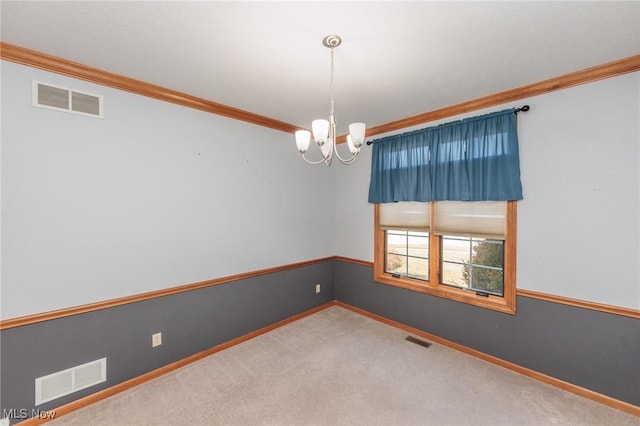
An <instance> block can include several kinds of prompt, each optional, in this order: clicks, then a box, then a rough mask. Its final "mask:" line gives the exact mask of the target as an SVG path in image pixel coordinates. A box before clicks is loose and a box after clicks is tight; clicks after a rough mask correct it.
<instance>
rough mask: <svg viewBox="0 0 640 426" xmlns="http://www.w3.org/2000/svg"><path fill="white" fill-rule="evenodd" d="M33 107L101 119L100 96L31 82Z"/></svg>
mask: <svg viewBox="0 0 640 426" xmlns="http://www.w3.org/2000/svg"><path fill="white" fill-rule="evenodd" d="M33 106H37V107H42V108H48V109H55V110H58V111H65V112H71V113H74V114H81V115H87V116H89V117H96V118H102V117H103V108H102V96H99V95H92V94H90V93H85V92H78V91H76V90H72V89H67V88H65V87H60V86H55V85H52V84H48V83H41V82H38V81H34V82H33Z"/></svg>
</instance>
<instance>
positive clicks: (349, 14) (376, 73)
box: [0, 1, 640, 133]
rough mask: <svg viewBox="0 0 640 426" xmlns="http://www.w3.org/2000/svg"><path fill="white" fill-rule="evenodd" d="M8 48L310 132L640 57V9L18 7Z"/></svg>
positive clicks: (11, 17)
mask: <svg viewBox="0 0 640 426" xmlns="http://www.w3.org/2000/svg"><path fill="white" fill-rule="evenodd" d="M0 11H1V15H2V17H1V19H2V20H1V25H2V27H1V38H2V40H3V41H5V42H8V43H12V44H16V45H19V46H22V47H26V48H29V49H33V50H37V51H40V52H43V53H48V54H51V55H55V56H59V57H62V58H65V59H69V60H72V61H75V62H79V63H82V64H85V65H89V66H93V67H96V68H100V69H103V70H107V71H110V72H114V73H117V74H121V75H124V76H127V77H131V78H135V79H139V80H142V81H145V82H149V83H153V84H156V85H160V86H163V87H167V88H170V89H173V90H177V91H181V92H184V93H188V94H191V95H195V96H198V97H202V98H205V99H208V100H211V101H214V102H218V103H222V104H226V105H229V106H232V107H235V108H240V109H243V110H246V111H250V112H253V113H257V114H261V115H265V116H268V117H271V118H274V119H277V120H281V121H284V122H287V123H291V124H294V125H298V126H302V127H309V126H310V122H311V120H312V119H314V118H321V117H325V116H326V115H327V114H328V104H329V50H328V49H327V48H325V47H323V46H322V44H321V41H322V38H323V37H324V36H325V35H327V34H338V35H340V36H341V37H342V39H343V43H342V45H341V46H340V47H338V48H337V49H336V51H335V53H336V55H335V56H336V58H335V92H336V95H335V99H336V116H337V120H338V132H339V133H345V132H346V126H347V125H348V123H350V122H352V121H365V122H366V123H367V125H368V126H370V127H372V126H375V125H380V124H384V123H387V122H390V121H394V120H398V119H401V118H404V117H407V116H411V115H415V114H419V113H423V112H427V111H431V110H434V109H437V108H440V107H444V106H448V105H452V104H455V103H458V102H462V101H465V100H469V99H473V98H477V97H481V96H485V95H489V94H492V93H496V92H500V91H503V90H507V89H512V88H515V87H518V86H522V85H525V84H529V83H534V82H537V81H541V80H544V79H548V78H551V77H557V76H560V75H562V74H566V73H569V72H574V71H578V70H582V69H584V68H588V67H591V66H595V65H600V64H603V63H606V62H610V61H613V60H617V59H621V58H625V57H629V56H633V55H637V54H640V2H638V1H631V2H610V1H606V2H539V1H533V2H515V1H514V2H287V3H283V2H186V1H184V2H166V1H162V2H161V1H145V2H65V1H51V2H26V1H20V2H11V1H2V3H1V9H0Z"/></svg>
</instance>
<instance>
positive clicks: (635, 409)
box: [335, 301, 640, 417]
mask: <svg viewBox="0 0 640 426" xmlns="http://www.w3.org/2000/svg"><path fill="white" fill-rule="evenodd" d="M335 305H336V306H340V307H341V308H344V309H348V310H350V311H352V312H355V313H357V314H360V315H363V316H366V317H368V318H371V319H374V320H376V321H380V322H382V323H384V324H387V325H390V326H392V327H396V328H399V329H401V330H403V331H406V332H407V333H411V334H415V335H416V336H420V337H422V338H424V339H427V340H430V341H432V342H435V343H438V344H441V345H443V346H447V347H449V348H451V349H455V350H457V351H460V352H463V353H465V354H467V355H471V356H473V357H476V358H479V359H482V360H484V361H488V362H490V363H492V364H495V365H499V366H500V367H504V368H507V369H509V370H511V371H515V372H516V373H520V374H522V375H525V376H527V377H531V378H532V379H535V380H538V381H541V382H543V383H547V384H550V385H552V386H555V387H558V388H560V389H563V390H566V391H568V392H571V393H574V394H576V395H580V396H583V397H585V398H588V399H591V400H593V401H596V402H599V403H601V404H604V405H607V406H609V407H612V408H615V409H617V410H620V411H624V412H626V413H629V414H632V415H634V416H638V417H640V407H639V406H637V405H633V404H629V403H628V402H624V401H620V400H618V399H615V398H611V397H609V396H606V395H602V394H600V393H598V392H594V391H592V390H589V389H586V388H583V387H581V386H578V385H574V384H572V383H568V382H565V381H564V380H560V379H557V378H555V377H551V376H548V375H546V374H543V373H540V372H538V371H535V370H531V369H529V368H526V367H522V366H520V365H518V364H514V363H512V362H509V361H505V360H503V359H500V358H497V357H495V356H493V355H488V354H485V353H484V352H480V351H477V350H475V349H471V348H469V347H467V346H463V345H460V344H458V343H455V342H452V341H449V340H447V339H443V338H441V337H438V336H436V335H433V334H430V333H427V332H424V331H422V330H418V329H417V328H413V327H410V326H408V325H405V324H402V323H400V322H397V321H393V320H390V319H388V318H385V317H383V316H380V315H377V314H373V313H371V312H369V311H365V310H364V309H360V308H356V307H355V306H351V305H349V304H346V303H343V302H339V301H336V302H335Z"/></svg>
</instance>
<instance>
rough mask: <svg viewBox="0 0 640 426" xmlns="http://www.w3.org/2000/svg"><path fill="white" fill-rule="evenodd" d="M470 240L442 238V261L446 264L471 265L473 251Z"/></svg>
mask: <svg viewBox="0 0 640 426" xmlns="http://www.w3.org/2000/svg"><path fill="white" fill-rule="evenodd" d="M470 242H471V240H470V239H469V238H448V237H447V238H442V260H443V261H445V262H459V263H469V258H470V257H471V250H470V249H469V244H470Z"/></svg>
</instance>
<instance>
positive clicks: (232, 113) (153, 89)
mask: <svg viewBox="0 0 640 426" xmlns="http://www.w3.org/2000/svg"><path fill="white" fill-rule="evenodd" d="M0 59H4V60H6V61H10V62H15V63H17V64H21V65H26V66H29V67H33V68H39V69H42V70H45V71H50V72H53V73H56V74H62V75H66V76H68V77H73V78H77V79H79V80H84V81H89V82H91V83H96V84H100V85H103V86H107V87H113V88H114V89H120V90H124V91H127V92H131V93H135V94H138V95H142V96H147V97H149V98H154V99H158V100H161V101H165V102H171V103H174V104H178V105H182V106H186V107H188V108H193V109H198V110H201V111H205V112H209V113H211V114H216V115H221V116H223V117H228V118H233V119H235V120H240V121H244V122H247V123H251V124H257V125H258V126H263V127H268V128H271V129H275V130H280V131H282V132H287V133H294V132H295V131H296V130H298V129H299V127H297V126H294V125H293V124H289V123H285V122H283V121H278V120H274V119H273V118H269V117H265V116H263V115H258V114H254V113H252V112H248V111H244V110H241V109H238V108H233V107H230V106H227V105H223V104H219V103H216V102H212V101H208V100H206V99H202V98H198V97H196V96H191V95H187V94H186V93H181V92H177V91H175V90H171V89H167V88H166V87H161V86H156V85H154V84H149V83H145V82H143V81H140V80H135V79H133V78H129V77H124V76H122V75H118V74H114V73H111V72H108V71H103V70H100V69H97V68H93V67H90V66H87V65H82V64H79V63H77V62H72V61H69V60H66V59H62V58H59V57H56V56H51V55H47V54H45V53H40V52H36V51H35V50H30V49H26V48H24V47H20V46H16V45H14V44H9V43H5V42H2V41H0Z"/></svg>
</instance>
